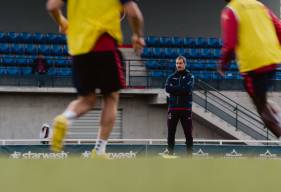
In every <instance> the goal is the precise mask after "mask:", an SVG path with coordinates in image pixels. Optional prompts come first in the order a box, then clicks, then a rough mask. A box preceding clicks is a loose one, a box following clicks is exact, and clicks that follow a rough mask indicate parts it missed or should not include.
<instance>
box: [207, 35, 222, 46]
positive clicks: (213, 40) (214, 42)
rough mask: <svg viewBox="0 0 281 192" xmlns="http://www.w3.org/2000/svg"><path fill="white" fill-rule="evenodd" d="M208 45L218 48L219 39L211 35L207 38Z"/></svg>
mask: <svg viewBox="0 0 281 192" xmlns="http://www.w3.org/2000/svg"><path fill="white" fill-rule="evenodd" d="M208 47H211V48H219V47H220V42H219V39H217V38H213V37H211V38H208Z"/></svg>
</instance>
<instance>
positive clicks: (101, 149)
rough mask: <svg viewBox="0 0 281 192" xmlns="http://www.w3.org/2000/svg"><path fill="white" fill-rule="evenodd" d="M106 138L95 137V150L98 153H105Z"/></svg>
mask: <svg viewBox="0 0 281 192" xmlns="http://www.w3.org/2000/svg"><path fill="white" fill-rule="evenodd" d="M106 145H107V140H103V139H97V142H96V145H95V150H96V152H97V154H98V155H100V154H103V153H105V150H106Z"/></svg>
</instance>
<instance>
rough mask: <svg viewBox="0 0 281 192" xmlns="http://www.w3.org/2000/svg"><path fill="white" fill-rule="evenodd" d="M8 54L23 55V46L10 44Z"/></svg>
mask: <svg viewBox="0 0 281 192" xmlns="http://www.w3.org/2000/svg"><path fill="white" fill-rule="evenodd" d="M10 52H11V53H14V54H20V55H23V54H24V53H25V45H23V44H11V45H10Z"/></svg>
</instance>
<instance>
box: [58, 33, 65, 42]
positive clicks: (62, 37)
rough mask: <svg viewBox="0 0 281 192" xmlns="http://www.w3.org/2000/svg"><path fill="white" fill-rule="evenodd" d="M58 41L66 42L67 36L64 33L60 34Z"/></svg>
mask: <svg viewBox="0 0 281 192" xmlns="http://www.w3.org/2000/svg"><path fill="white" fill-rule="evenodd" d="M57 41H58V43H59V44H66V36H65V35H63V34H58V40H57Z"/></svg>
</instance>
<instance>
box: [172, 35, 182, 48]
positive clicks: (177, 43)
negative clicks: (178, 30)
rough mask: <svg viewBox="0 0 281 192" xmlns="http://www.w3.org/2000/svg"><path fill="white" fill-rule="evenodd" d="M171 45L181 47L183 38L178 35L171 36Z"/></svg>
mask: <svg viewBox="0 0 281 192" xmlns="http://www.w3.org/2000/svg"><path fill="white" fill-rule="evenodd" d="M171 43H172V44H171V46H173V47H182V46H183V39H182V38H180V37H172V38H171Z"/></svg>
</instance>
